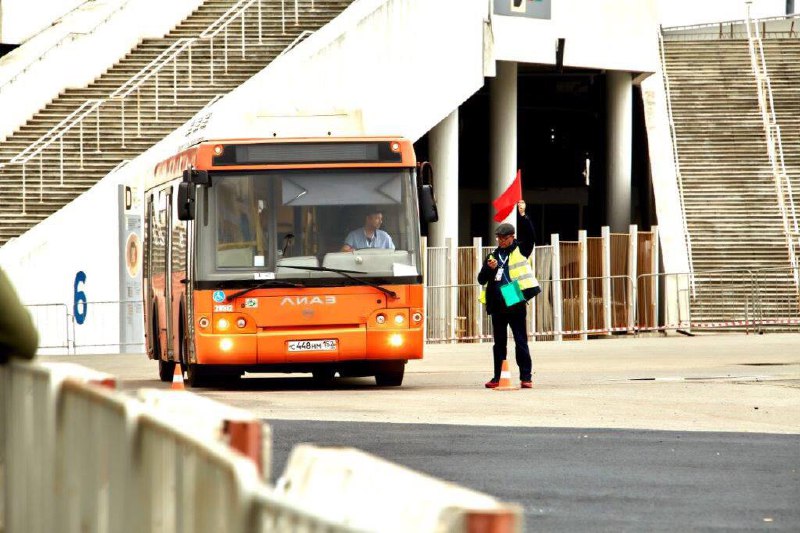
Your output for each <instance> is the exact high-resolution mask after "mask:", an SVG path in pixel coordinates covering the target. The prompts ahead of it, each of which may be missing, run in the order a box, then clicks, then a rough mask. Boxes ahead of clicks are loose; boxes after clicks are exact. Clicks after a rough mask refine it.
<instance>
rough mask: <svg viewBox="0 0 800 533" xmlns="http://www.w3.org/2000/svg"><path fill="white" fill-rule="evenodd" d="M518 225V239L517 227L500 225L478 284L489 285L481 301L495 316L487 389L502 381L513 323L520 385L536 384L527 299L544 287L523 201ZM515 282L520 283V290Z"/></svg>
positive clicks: (524, 387)
mask: <svg viewBox="0 0 800 533" xmlns="http://www.w3.org/2000/svg"><path fill="white" fill-rule="evenodd" d="M517 228H519V234H518V238H516V239H515V238H514V226H512V225H511V224H508V223H503V224H500V225H499V226H498V227H497V230H495V235H496V237H497V248H495V249H494V251H493V252H492V253H491V254H489V255H488V256H487V257H486V259H485V260H484V262H483V267H482V268H481V271H480V272H479V273H478V283H480V284H481V285H484V284H485V285H486V289H485V292H483V293H482V294H481V301H482V302H483V303H485V304H486V312H487V313H488V314H489V315H490V316H491V317H492V328H493V329H494V347H493V352H494V374H493V375H492V379H490V380H489V381H487V382H486V384H485V386H486V388H487V389H494V388H496V387H497V386H498V385H499V383H500V371H501V368H502V366H503V361H504V360H505V358H506V346H507V344H508V331H507V328H508V326H511V333H512V334H513V335H514V344H515V345H516V349H515V353H516V357H517V365H518V366H519V379H520V381H521V386H522V388H523V389H530V388H532V387H533V380H532V375H531V372H532V363H531V353H530V350H529V349H528V333H527V329H526V327H525V326H526V317H527V314H528V313H527V302H528V300H530V299H531V298H533V297H534V296H536V295H537V294H539V292H541V289H540V288H539V282H538V281H537V280H536V278H535V277H534V275H533V271H532V269H531V266H530V263H529V262H528V257H529V256H530V255H531V252H532V251H533V244H534V241H535V240H536V232H535V230H534V228H533V223H532V222H531V220H530V219H529V218H528V216H527V215H526V214H525V201H524V200H520V201H519V202H518V203H517ZM513 285H517V287H518V288H519V290H517V289H516V288H515V287H513ZM503 287H505V289H503ZM509 289H513V290H509Z"/></svg>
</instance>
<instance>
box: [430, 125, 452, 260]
mask: <svg viewBox="0 0 800 533" xmlns="http://www.w3.org/2000/svg"><path fill="white" fill-rule="evenodd" d="M428 140H429V143H430V154H431V165H432V166H433V180H434V191H436V206H437V207H438V209H439V222H434V223H433V224H431V225H430V229H429V238H430V242H429V243H428V244H429V246H444V243H445V239H448V238H449V239H453V241H454V242H455V244H456V246H458V109H456V110H455V111H453V112H452V113H450V114H449V115H447V117H445V118H444V120H442V121H441V122H440V123H439V124H437V125H436V126H435V127H434V128H433V129H432V130H431V131H430V134H429V135H428Z"/></svg>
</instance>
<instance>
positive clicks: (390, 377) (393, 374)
mask: <svg viewBox="0 0 800 533" xmlns="http://www.w3.org/2000/svg"><path fill="white" fill-rule="evenodd" d="M405 371H406V365H405V361H402V362H401V363H400V364H395V363H387V364H385V365H384V367H383V368H382V369H381V371H380V372H376V373H375V383H376V384H377V385H378V386H379V387H399V386H400V385H402V384H403V375H404V374H405Z"/></svg>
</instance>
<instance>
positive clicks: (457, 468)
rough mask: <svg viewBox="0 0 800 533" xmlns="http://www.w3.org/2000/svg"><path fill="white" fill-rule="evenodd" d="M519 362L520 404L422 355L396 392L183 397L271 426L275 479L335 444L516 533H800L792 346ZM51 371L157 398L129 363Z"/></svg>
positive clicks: (453, 348) (643, 348) (603, 345)
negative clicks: (446, 491)
mask: <svg viewBox="0 0 800 533" xmlns="http://www.w3.org/2000/svg"><path fill="white" fill-rule="evenodd" d="M531 346H532V351H533V356H534V383H535V385H534V388H533V389H530V390H517V391H506V392H497V391H490V390H487V389H484V388H483V382H484V381H486V379H488V377H489V372H490V369H491V346H490V345H488V344H475V345H438V346H436V345H435V346H428V347H426V352H425V358H424V359H423V360H420V361H412V362H410V363H409V365H408V367H407V369H406V377H405V381H404V383H403V386H402V387H376V386H375V383H374V381H373V380H372V379H369V378H357V379H337V380H335V381H334V383H333V384H332V385H331V386H329V387H325V388H320V387H318V386H316V385H315V384H314V382H313V380H312V379H311V378H310V377H309V376H307V375H306V376H304V375H298V376H285V375H280V374H279V375H269V374H264V375H256V376H248V377H246V378H245V379H242V380H240V381H238V382H235V383H231V384H229V385H228V386H226V387H224V388H212V389H193V392H197V393H199V394H201V395H202V396H204V397H206V398H210V399H213V400H216V401H218V402H221V403H224V404H227V405H231V406H234V407H238V408H241V409H246V410H247V411H249V412H251V413H253V414H254V415H255V416H257V417H259V418H262V419H264V420H266V421H268V422H269V423H270V424H271V426H272V429H273V442H274V445H273V469H272V472H273V479H274V478H275V477H277V476H278V475H279V473H280V472H282V470H283V466H284V464H285V462H286V457H287V455H288V453H289V450H290V449H291V447H292V446H294V445H295V444H297V443H300V442H312V443H318V444H333V445H346V446H353V447H356V448H360V449H362V450H365V451H368V452H371V453H374V454H376V455H378V456H380V457H382V458H384V459H387V460H390V461H394V462H396V463H399V464H401V465H405V466H407V467H410V468H412V469H415V470H419V471H422V472H425V473H428V474H430V475H433V476H436V477H439V478H442V479H445V480H449V481H452V482H455V483H458V484H461V485H464V486H466V487H469V488H472V489H475V490H478V491H482V492H486V493H488V494H490V495H492V496H495V497H497V498H498V499H500V500H502V501H507V502H516V503H519V504H522V505H523V508H524V512H525V521H526V530H527V531H659V530H660V531H707V530H724V531H732V530H735V531H751V530H762V529H763V530H773V529H775V530H781V531H794V532H800V474H798V472H800V335H798V334H771V335H763V336H753V335H749V336H748V335H741V334H740V335H713V336H698V337H693V338H687V337H675V336H674V337H668V338H658V337H651V338H647V337H642V338H617V337H614V338H609V339H603V340H592V341H588V342H562V343H556V342H537V343H533V344H532V345H531ZM47 359H50V360H56V361H64V360H67V361H69V362H72V363H78V364H81V365H85V366H88V367H90V368H94V369H96V370H101V371H104V372H109V373H112V374H114V375H115V376H117V377H118V383H119V387H120V388H121V389H123V390H131V391H132V390H135V389H138V388H141V387H155V388H168V387H169V384H167V383H161V382H159V381H158V378H157V371H156V364H155V362H153V361H148V360H147V358H146V357H145V356H144V355H142V354H118V355H84V356H75V355H72V356H61V357H48V358H47ZM516 372H517V370H516V368H515V365H513V363H512V368H511V373H512V377H513V378H514V381H515V382H516V381H517V380H516V378H517V376H516ZM387 482H391V480H387Z"/></svg>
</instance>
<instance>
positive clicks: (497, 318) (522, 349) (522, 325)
mask: <svg viewBox="0 0 800 533" xmlns="http://www.w3.org/2000/svg"><path fill="white" fill-rule="evenodd" d="M526 317H527V313H494V314H493V315H492V328H493V329H494V346H493V348H492V351H493V353H494V377H493V378H492V379H493V380H495V381H497V380H499V379H500V371H501V369H502V367H503V360H505V358H506V349H507V347H508V329H507V326H511V333H512V335H514V344H515V348H514V353H515V355H516V356H517V366H519V379H520V381H530V380H531V370H532V368H531V367H532V363H531V352H530V350H529V349H528V333H527V328H526V325H527V324H526V323H527V320H526Z"/></svg>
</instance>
